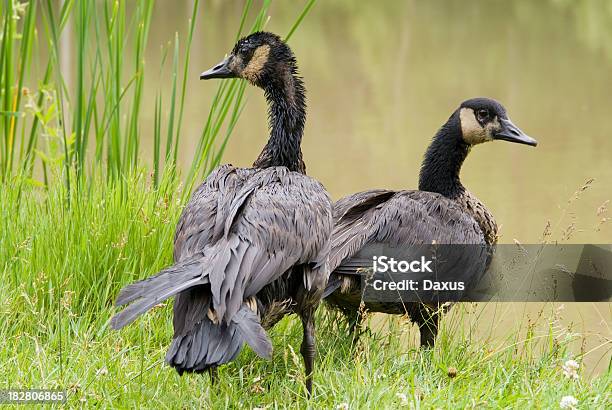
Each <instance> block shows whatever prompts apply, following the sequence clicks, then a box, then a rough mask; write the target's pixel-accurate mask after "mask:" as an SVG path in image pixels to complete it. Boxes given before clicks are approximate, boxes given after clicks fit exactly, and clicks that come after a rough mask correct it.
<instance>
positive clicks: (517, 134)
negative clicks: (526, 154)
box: [493, 118, 538, 147]
mask: <svg viewBox="0 0 612 410" xmlns="http://www.w3.org/2000/svg"><path fill="white" fill-rule="evenodd" d="M500 123H501V128H500V129H499V131H497V132H496V133H495V135H494V137H493V138H494V139H496V140H504V141H510V142H516V143H517V144H525V145H531V146H532V147H535V146H536V145H538V141H536V140H535V139H533V138H531V137H530V136H529V135H527V134H525V133H524V132H523V131H521V130H520V129H519V127H517V126H516V125H514V123H513V122H512V121H510V120H509V119H506V118H500Z"/></svg>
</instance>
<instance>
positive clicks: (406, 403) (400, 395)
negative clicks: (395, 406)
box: [395, 393, 408, 406]
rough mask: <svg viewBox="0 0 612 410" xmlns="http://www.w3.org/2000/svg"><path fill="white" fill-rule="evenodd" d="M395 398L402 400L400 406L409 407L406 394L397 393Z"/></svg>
mask: <svg viewBox="0 0 612 410" xmlns="http://www.w3.org/2000/svg"><path fill="white" fill-rule="evenodd" d="M395 396H396V397H397V398H398V399H399V400H400V405H402V406H407V405H408V397H406V395H405V394H404V393H395Z"/></svg>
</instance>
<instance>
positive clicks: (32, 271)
mask: <svg viewBox="0 0 612 410" xmlns="http://www.w3.org/2000/svg"><path fill="white" fill-rule="evenodd" d="M145 175H147V174H146V173H144V172H135V173H133V174H132V175H131V176H129V177H127V178H126V180H125V187H126V188H127V189H124V187H123V186H122V185H120V184H114V186H113V185H107V183H106V182H105V180H104V179H103V178H100V180H94V181H92V183H91V184H90V185H88V186H85V187H83V189H82V190H81V193H75V191H74V190H73V191H71V193H70V195H73V196H76V195H79V201H72V204H73V205H72V206H71V207H70V208H66V207H65V206H63V205H64V204H65V203H66V195H68V191H67V189H66V187H65V185H63V184H57V185H55V186H53V187H51V188H50V189H49V190H48V191H45V190H44V189H42V188H36V187H26V188H25V191H24V192H23V193H22V195H23V198H22V201H21V203H20V204H17V202H16V201H15V200H14V199H15V198H16V196H17V195H18V189H17V188H16V187H14V186H9V185H0V197H1V198H6V199H8V200H3V201H0V243H1V244H2V246H0V261H2V262H1V263H2V265H0V270H1V271H2V272H3V278H4V279H3V286H2V287H0V317H2V318H3V319H4V320H3V326H1V327H0V340H3V342H4V343H2V344H1V345H0V380H1V381H0V388H7V387H12V388H18V387H21V388H34V387H37V388H42V387H46V388H51V387H59V388H65V389H67V390H68V391H69V393H70V396H69V403H71V405H75V406H78V405H80V404H82V403H84V404H87V405H88V406H91V405H94V404H95V405H98V406H99V407H102V408H111V407H112V408H115V407H121V408H133V407H145V408H175V407H176V406H182V407H186V408H196V407H201V406H202V405H204V406H215V407H217V406H218V407H237V406H244V407H247V408H250V407H266V406H269V408H284V407H311V408H335V407H336V406H339V405H341V404H342V403H347V404H348V406H349V408H367V407H371V406H372V405H374V404H376V405H378V406H380V407H389V408H391V407H395V406H398V405H400V404H401V403H402V402H403V401H404V399H403V396H402V395H404V396H405V397H406V398H405V402H406V403H407V405H409V406H416V407H422V408H433V407H440V408H447V407H451V408H460V407H482V406H488V407H517V408H518V407H525V406H535V407H540V408H555V407H558V404H559V401H560V400H561V397H562V396H565V395H572V396H574V397H576V398H577V399H578V400H579V401H580V406H581V407H584V408H587V407H588V408H606V407H608V408H609V406H610V404H611V403H612V397H611V393H610V391H611V389H610V387H611V386H612V374H611V373H610V371H609V370H608V371H607V372H604V374H603V375H600V376H598V377H595V378H593V379H591V380H589V379H588V377H587V375H584V374H581V377H580V379H578V380H569V379H567V378H565V377H564V376H563V374H562V371H561V365H562V364H563V362H564V361H565V360H567V359H568V358H573V357H575V356H573V355H572V354H571V353H570V349H569V343H570V342H571V340H572V336H571V334H568V333H567V331H565V330H559V329H557V328H556V327H554V326H552V324H551V323H552V322H553V321H554V319H555V318H554V317H553V316H550V317H547V316H546V315H542V317H541V318H540V319H539V322H540V325H542V326H541V327H540V329H539V330H535V329H534V328H533V327H531V328H529V329H527V330H525V331H519V332H517V333H515V334H513V335H512V336H510V337H508V339H507V340H501V341H500V340H492V339H488V338H486V337H485V338H484V339H482V338H477V337H475V336H473V334H475V333H476V332H475V331H474V326H477V323H478V320H474V319H477V314H478V313H477V312H476V313H474V312H468V311H469V310H470V308H469V306H467V307H457V308H456V309H454V310H453V314H451V315H450V316H449V317H448V318H447V319H445V320H444V322H443V325H444V327H443V331H442V334H441V337H440V338H439V340H438V344H437V347H436V349H434V351H432V352H422V351H420V350H418V349H416V348H415V343H414V341H413V338H411V337H408V336H407V333H409V330H410V327H409V326H408V325H406V324H403V323H402V321H401V320H400V319H399V318H391V319H390V320H389V322H388V323H387V325H386V326H388V329H387V328H386V326H385V329H383V328H382V327H381V325H380V324H379V323H377V324H375V325H374V326H373V327H374V328H375V329H377V330H375V331H373V332H366V333H365V334H364V335H363V336H362V338H361V340H360V341H359V342H358V343H357V344H356V345H354V346H353V345H352V343H351V340H350V338H348V337H347V334H346V327H345V326H344V324H343V321H342V320H340V318H339V317H338V316H337V315H336V314H335V313H334V312H328V311H327V310H326V309H320V310H319V313H318V319H317V324H318V329H319V331H318V343H317V350H318V359H317V362H316V365H317V370H316V375H315V387H314V390H315V394H314V396H313V398H312V399H311V400H310V401H308V400H307V399H306V392H305V387H304V383H303V380H304V377H303V366H302V360H301V357H300V356H299V345H300V342H301V324H300V322H299V320H297V319H296V318H295V317H290V318H286V319H284V320H283V321H282V322H281V323H280V324H279V325H278V326H276V327H275V328H274V329H273V330H272V338H273V343H274V348H275V350H274V356H273V360H271V361H264V360H261V359H259V358H257V357H256V356H255V354H254V353H253V352H251V351H250V350H249V349H248V348H246V349H245V350H244V351H243V352H242V353H241V355H240V356H239V358H238V359H237V360H236V361H235V362H233V363H231V364H229V365H228V366H225V367H223V368H222V369H221V370H220V380H219V383H218V384H217V385H215V386H211V385H210V382H209V379H208V376H207V375H190V376H185V377H179V376H178V375H177V374H176V373H175V372H174V370H172V369H171V368H169V367H167V366H165V365H164V364H163V357H164V353H165V349H166V348H167V346H168V344H169V341H170V339H171V337H172V325H171V303H168V304H166V305H165V306H163V307H160V308H157V309H154V310H153V311H152V312H150V313H149V314H147V315H145V316H144V317H143V318H141V319H140V320H138V321H137V322H136V323H134V324H133V325H131V326H129V327H127V328H126V329H123V330H121V331H118V332H117V331H112V330H110V329H109V327H108V321H109V319H110V317H111V315H112V314H113V312H114V308H113V307H112V301H113V299H114V297H115V296H116V294H117V292H118V290H119V289H120V288H121V286H122V285H124V284H126V283H129V282H131V281H132V280H134V279H136V278H142V277H145V276H148V275H151V274H153V273H155V272H156V271H157V270H159V269H160V268H162V267H164V266H166V265H168V264H169V263H171V260H172V255H171V249H172V234H173V230H174V226H175V223H176V220H177V218H178V216H179V214H180V211H181V201H180V198H181V191H180V189H181V184H180V183H179V182H178V178H176V177H172V176H168V177H165V178H163V179H162V180H161V181H160V183H159V186H158V187H157V188H156V187H155V185H154V184H153V181H152V179H151V177H150V176H145ZM168 175H170V174H168ZM472 310H473V309H472ZM480 326H482V324H480ZM387 330H388V331H387ZM412 330H414V329H412ZM577 359H578V360H580V358H579V357H578V358H577ZM451 367H454V368H455V369H457V376H456V377H454V378H451V377H449V368H451ZM341 407H342V406H341Z"/></svg>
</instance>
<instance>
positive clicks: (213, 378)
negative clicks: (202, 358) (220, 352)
mask: <svg viewBox="0 0 612 410" xmlns="http://www.w3.org/2000/svg"><path fill="white" fill-rule="evenodd" d="M208 375H209V376H210V384H212V385H213V386H214V385H215V383H217V381H218V380H219V373H218V370H217V366H210V367H209V368H208Z"/></svg>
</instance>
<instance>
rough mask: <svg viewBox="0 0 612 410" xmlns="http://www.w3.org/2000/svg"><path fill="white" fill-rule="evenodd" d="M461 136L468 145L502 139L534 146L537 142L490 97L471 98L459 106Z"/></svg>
mask: <svg viewBox="0 0 612 410" xmlns="http://www.w3.org/2000/svg"><path fill="white" fill-rule="evenodd" d="M459 122H460V126H461V136H462V138H463V140H464V141H465V142H466V143H467V144H469V145H476V144H480V143H483V142H487V141H493V140H504V141H509V142H516V143H518V144H526V145H531V146H534V147H535V146H536V145H537V144H538V142H537V141H536V140H535V139H533V138H531V137H530V136H528V135H527V134H525V133H524V132H523V131H521V130H520V129H519V128H518V127H517V126H516V125H514V124H513V123H512V121H510V119H509V118H508V115H507V114H506V109H505V108H504V106H503V105H501V104H500V103H499V102H497V101H495V100H493V99H490V98H473V99H471V100H467V101H464V102H463V103H462V104H461V106H460V107H459Z"/></svg>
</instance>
